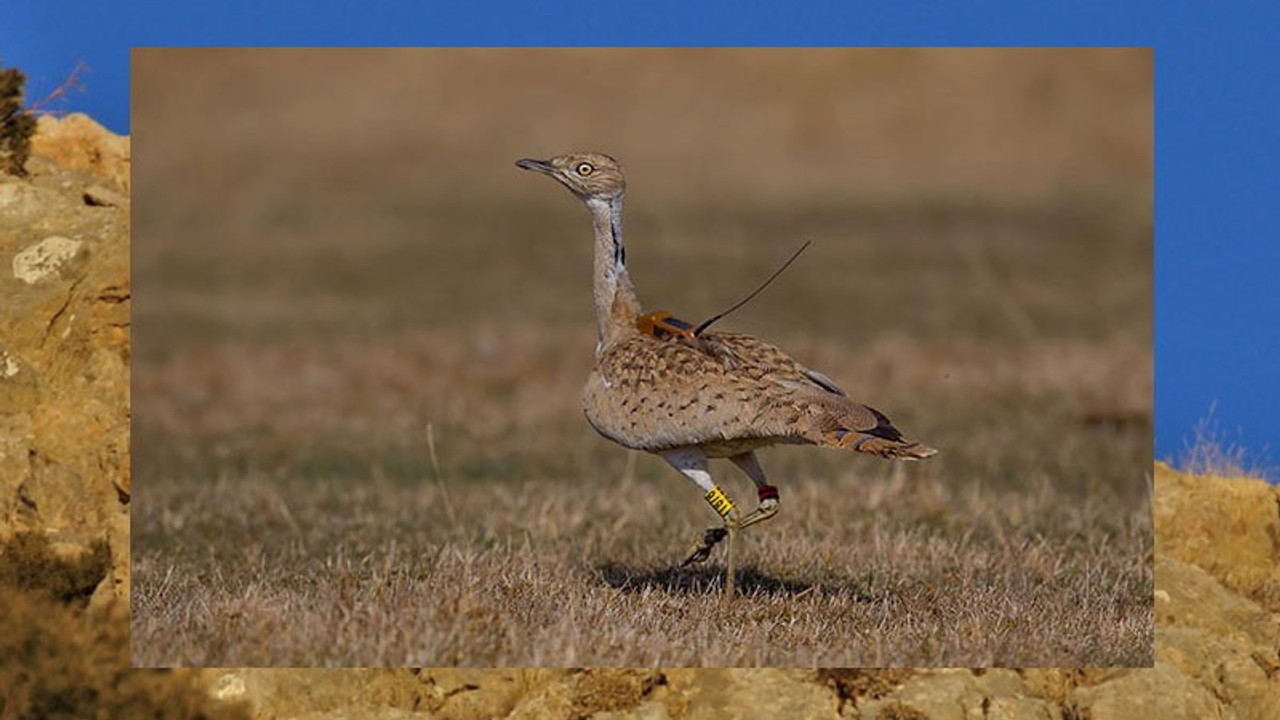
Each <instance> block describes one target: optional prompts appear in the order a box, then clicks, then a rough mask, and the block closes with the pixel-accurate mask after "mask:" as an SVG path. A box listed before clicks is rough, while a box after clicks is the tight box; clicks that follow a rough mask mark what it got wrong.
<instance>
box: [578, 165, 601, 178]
mask: <svg viewBox="0 0 1280 720" xmlns="http://www.w3.org/2000/svg"><path fill="white" fill-rule="evenodd" d="M576 170H577V171H578V174H579V175H581V176H582V177H586V176H588V175H590V174H591V173H593V172H595V171H596V169H595V167H593V166H592V165H591V163H586V162H584V163H578V167H577V168H576Z"/></svg>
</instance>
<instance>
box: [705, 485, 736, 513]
mask: <svg viewBox="0 0 1280 720" xmlns="http://www.w3.org/2000/svg"><path fill="white" fill-rule="evenodd" d="M706 498H707V503H708V504H710V505H711V509H713V510H715V511H716V512H718V513H720V517H729V513H730V512H731V511H732V510H733V501H732V500H730V499H729V496H728V495H725V494H724V491H723V490H721V489H720V487H719V486H718V485H717V486H713V487H712V488H711V489H710V490H708V491H707V494H706Z"/></svg>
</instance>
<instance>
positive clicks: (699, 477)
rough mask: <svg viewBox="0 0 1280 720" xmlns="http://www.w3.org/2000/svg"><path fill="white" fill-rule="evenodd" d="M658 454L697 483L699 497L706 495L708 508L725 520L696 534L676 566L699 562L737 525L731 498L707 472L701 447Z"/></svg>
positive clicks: (734, 506) (735, 511) (738, 525)
mask: <svg viewBox="0 0 1280 720" xmlns="http://www.w3.org/2000/svg"><path fill="white" fill-rule="evenodd" d="M662 457H663V459H665V460H666V461H667V462H668V463H670V464H671V466H672V467H674V468H675V469H676V470H679V471H680V472H681V474H683V475H684V476H685V477H687V478H689V479H690V480H692V481H694V482H695V483H697V485H698V487H700V488H702V491H703V493H704V494H703V497H704V498H706V501H707V504H708V505H710V506H711V509H712V510H715V512H716V514H717V515H719V516H720V517H722V518H724V520H725V524H724V525H722V526H721V527H713V528H707V530H706V531H705V532H703V533H702V535H701V536H700V537H698V538H697V539H696V540H694V542H693V546H692V547H691V548H690V549H689V554H688V556H686V557H685V559H684V562H682V563H680V566H681V567H684V566H686V565H691V564H693V563H697V562H702V561H703V560H706V559H707V558H708V557H709V556H710V555H711V551H712V550H713V549H714V548H715V546H716V545H719V544H720V541H722V540H724V539H725V538H726V537H729V535H730V532H731V531H734V530H736V529H737V527H741V524H740V521H739V520H738V508H737V506H736V505H734V503H733V500H731V499H730V498H729V496H728V495H726V494H725V492H724V491H723V490H721V489H720V488H719V487H718V486H717V485H716V484H715V483H714V482H712V480H711V473H709V472H707V456H706V454H705V453H703V452H702V451H701V450H698V449H697V448H683V449H680V450H671V451H668V452H665V453H663V454H662ZM735 526H736V527H735Z"/></svg>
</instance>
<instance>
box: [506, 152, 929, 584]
mask: <svg viewBox="0 0 1280 720" xmlns="http://www.w3.org/2000/svg"><path fill="white" fill-rule="evenodd" d="M516 165H517V166H518V167H521V168H523V169H525V170H533V171H536V172H540V173H543V174H545V175H549V176H551V177H553V178H555V179H556V180H558V181H559V182H560V183H561V184H562V185H564V186H565V187H567V188H569V190H570V191H571V192H572V193H573V194H574V195H576V196H577V197H578V199H580V200H582V201H583V202H584V203H585V204H586V206H587V209H588V210H590V211H591V219H592V223H593V225H594V226H595V242H596V246H595V303H596V322H597V324H598V335H597V341H596V362H595V367H594V368H593V370H592V372H591V376H590V377H589V378H588V379H587V384H586V387H585V388H584V389H583V392H582V406H583V409H584V410H585V411H586V415H587V421H588V422H590V423H591V426H592V427H594V428H595V429H596V430H597V431H598V432H599V433H600V434H601V435H603V436H605V437H606V438H608V439H610V440H612V441H614V442H616V443H618V444H619V445H622V446H623V447H627V448H631V449H634V450H644V451H646V452H651V453H654V454H657V455H661V456H662V457H663V459H665V460H666V461H667V462H668V463H670V464H671V466H672V467H674V468H675V469H676V470H679V471H680V472H681V473H683V474H684V475H685V476H686V477H688V478H689V479H690V480H692V481H693V482H695V483H697V485H698V487H699V488H701V489H702V492H703V493H704V497H705V498H706V501H707V503H708V504H710V505H711V508H712V509H713V510H714V511H715V512H716V514H718V515H719V516H720V518H721V519H722V520H723V523H724V524H723V525H722V526H719V527H713V528H710V529H709V530H707V531H706V532H704V533H703V534H702V535H701V537H699V538H698V539H697V540H696V541H695V543H694V545H693V547H692V549H691V551H690V553H689V555H688V557H686V558H685V560H684V563H683V564H685V565H687V564H689V563H693V562H700V561H702V560H705V559H706V558H707V557H708V556H709V555H710V553H711V550H712V549H713V548H714V547H715V546H716V545H717V544H718V543H719V542H720V541H721V540H723V539H725V537H726V536H727V537H728V539H729V543H728V544H729V547H728V551H727V557H726V578H725V594H726V597H728V596H732V594H733V581H734V562H735V561H734V545H735V540H736V536H737V533H738V531H739V530H740V529H742V528H745V527H748V526H750V525H754V524H756V523H758V522H760V521H762V520H767V519H769V518H771V517H773V516H774V515H775V514H776V513H777V512H778V489H777V488H775V487H774V486H773V485H770V484H769V482H768V480H766V479H765V475H764V470H763V469H761V467H760V463H759V461H758V460H757V459H756V454H755V451H756V450H758V449H760V448H763V447H767V446H769V445H774V444H778V443H794V444H803V445H820V446H823V447H833V448H841V449H844V450H856V451H858V452H862V453H867V454H869V455H877V456H879V457H883V458H903V459H918V458H927V457H929V456H931V455H933V454H935V453H936V452H937V451H936V450H934V449H933V448H930V447H927V446H925V445H922V444H920V443H917V442H910V441H907V440H904V439H903V437H902V433H900V432H898V429H897V428H895V427H894V426H893V425H892V423H890V422H889V418H887V417H885V415H884V413H881V412H880V411H878V410H876V409H874V408H871V407H867V406H866V405H861V404H859V403H857V402H854V401H853V400H852V399H850V398H849V397H848V396H847V395H845V393H844V391H843V390H841V389H840V388H839V386H837V385H836V384H835V383H834V382H832V380H831V379H830V378H828V377H827V376H826V375H823V374H822V373H820V372H817V371H816V370H810V369H809V368H806V367H805V366H803V365H801V364H800V363H798V362H796V361H795V360H793V359H792V358H791V357H790V356H789V355H787V354H786V353H784V352H783V351H782V350H780V349H778V348H777V347H774V346H773V345H770V344H769V343H766V342H763V341H761V340H757V339H756V338H754V337H751V336H749V335H740V334H736V333H726V332H710V331H707V332H704V331H703V330H704V328H702V327H699V328H697V329H696V330H695V329H693V326H692V325H691V324H689V323H686V322H683V321H680V320H676V319H675V318H672V317H671V316H670V315H668V314H667V313H665V312H656V313H649V314H644V313H642V312H641V309H640V303H639V302H638V301H637V300H636V293H635V289H634V288H633V286H632V284H631V278H630V276H629V275H628V274H627V266H626V259H627V255H626V250H625V248H624V246H623V244H622V198H623V195H624V194H625V193H626V189H627V183H626V180H625V179H624V178H623V176H622V168H621V167H620V166H619V165H618V161H617V160H614V159H613V158H611V157H609V156H608V155H604V154H601V153H596V152H588V153H573V154H568V155H559V156H557V157H553V158H551V159H550V160H529V159H524V160H518V161H517V162H516ZM710 458H729V460H731V461H732V462H733V464H734V465H737V466H738V468H739V469H740V470H742V471H743V472H744V473H746V475H747V476H748V477H750V478H751V480H752V481H753V482H754V483H755V486H756V492H757V495H758V498H759V503H760V504H759V505H758V506H757V507H756V509H755V510H752V511H751V512H749V513H747V514H746V515H745V516H743V515H740V513H739V511H738V507H737V505H736V504H735V503H734V501H733V500H732V499H730V497H729V496H728V495H727V494H726V493H725V492H724V491H723V490H721V489H720V488H719V487H718V486H717V485H716V484H715V482H714V481H713V480H712V479H711V475H710V473H708V472H707V460H708V459H710Z"/></svg>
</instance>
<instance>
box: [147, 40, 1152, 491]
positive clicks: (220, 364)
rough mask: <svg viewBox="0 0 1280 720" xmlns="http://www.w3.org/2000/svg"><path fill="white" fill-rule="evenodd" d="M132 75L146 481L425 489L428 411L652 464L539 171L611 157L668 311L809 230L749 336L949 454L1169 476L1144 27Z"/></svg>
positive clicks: (220, 66) (1017, 466)
mask: <svg viewBox="0 0 1280 720" xmlns="http://www.w3.org/2000/svg"><path fill="white" fill-rule="evenodd" d="M133 87H134V96H133V113H134V121H135V128H134V129H135V155H134V182H135V183H136V185H135V193H136V208H135V216H134V244H133V272H134V283H135V286H136V294H137V303H136V306H135V310H134V322H135V330H136V333H135V356H134V375H133V388H134V409H133V410H134V430H135V442H134V465H135V473H136V475H137V480H138V482H140V483H143V484H144V485H145V484H146V483H147V482H148V481H150V480H154V479H158V478H175V477H183V478H195V479H199V478H206V479H207V478H235V477H247V476H250V475H254V474H257V473H268V474H269V475H272V476H285V477H289V478H292V479H295V480H320V481H324V480H334V479H346V480H349V479H353V478H371V477H380V478H391V479H392V480H393V481H409V482H416V481H418V480H420V479H421V478H423V477H426V476H427V473H428V472H429V460H430V459H429V457H428V452H427V447H426V443H425V442H424V439H425V436H426V431H427V427H428V425H430V426H431V427H432V432H433V434H434V440H435V443H436V445H437V446H438V450H439V456H438V461H439V462H440V464H441V465H442V466H443V467H444V472H445V473H446V474H448V475H452V476H462V477H467V478H476V479H498V480H502V479H511V478H522V479H528V478H530V477H557V478H564V477H583V476H593V475H601V474H605V475H608V474H609V473H616V472H622V471H623V469H624V463H625V462H627V461H626V453H624V452H623V451H621V450H619V449H617V448H615V447H613V446H611V445H609V444H608V443H606V442H604V441H603V440H600V439H598V438H597V437H596V436H595V435H594V434H593V432H592V431H591V430H590V428H589V427H587V425H586V423H585V422H584V421H583V420H582V417H581V413H580V411H579V409H578V407H577V394H578V388H579V387H580V385H581V382H582V381H583V379H584V378H585V376H586V374H587V372H588V370H589V367H590V363H591V361H592V349H593V346H594V340H595V338H594V323H593V310H592V306H591V300H590V297H591V296H590V282H591V281H590V268H591V261H590V253H591V230H590V223H589V220H588V217H587V215H586V213H585V211H584V210H583V208H582V207H580V204H579V203H578V201H577V200H575V199H574V198H572V197H571V196H570V195H569V194H567V193H566V192H564V191H563V189H562V188H560V187H558V186H557V185H556V184H554V183H551V182H549V181H547V180H546V179H545V178H541V177H538V176H536V175H533V174H530V173H527V172H522V171H520V170H518V169H517V168H515V167H514V165H513V161H514V160H515V159H517V158H520V157H547V156H550V155H553V154H557V153H560V152H564V151H567V150H573V149H596V150H601V151H604V152H608V153H610V154H612V155H614V156H615V157H617V158H619V159H620V160H621V161H622V163H623V165H624V168H625V169H626V171H627V177H628V182H629V194H628V199H627V238H628V245H629V248H628V250H629V253H628V261H629V263H630V266H631V270H632V276H633V279H634V280H635V282H636V284H637V288H638V292H639V296H640V299H641V302H642V303H643V304H645V305H646V306H647V307H650V308H667V309H669V310H672V311H674V312H676V313H677V314H679V315H681V316H683V317H686V318H689V319H692V320H698V319H701V318H703V317H707V316H709V315H711V314H713V313H715V312H716V311H718V310H720V309H723V308H724V307H727V306H728V305H729V304H731V303H732V302H734V301H735V300H737V299H738V298H740V297H741V296H742V295H743V294H745V293H746V292H748V291H749V290H750V289H751V288H753V287H754V286H755V285H756V284H757V283H758V282H759V281H760V280H762V279H763V278H764V277H765V276H767V275H768V273H769V272H770V271H771V270H772V269H773V268H775V267H776V266H777V264H778V263H779V262H781V261H782V260H783V259H784V258H785V257H786V256H787V255H788V254H789V253H790V252H791V251H792V250H793V249H794V248H795V247H796V246H797V245H798V244H799V243H800V242H801V241H802V240H813V241H814V245H813V247H812V248H811V249H810V250H809V251H808V252H807V253H806V254H805V255H804V256H803V257H802V258H801V260H800V261H799V262H798V263H797V264H796V265H795V266H793V267H792V269H790V270H789V271H788V272H787V273H786V274H784V275H783V276H782V277H781V278H780V279H779V280H778V281H777V282H776V283H775V284H774V285H773V286H772V287H770V288H769V290H768V291H767V292H766V293H765V294H764V295H762V296H760V297H759V298H757V299H756V300H755V301H754V302H753V303H752V304H750V305H749V306H747V307H746V308H744V309H743V310H741V311H739V312H738V313H736V314H735V315H733V316H731V317H730V318H729V319H727V320H725V321H722V322H721V327H722V328H723V329H726V330H737V331H744V332H750V333H755V334H759V335H762V336H764V337H766V338H769V339H771V340H773V341H775V342H777V343H778V344H780V345H781V346H782V347H784V348H786V349H788V350H789V351H790V352H792V353H793V354H794V355H796V356H797V357H798V358H799V359H800V360H801V361H803V362H806V363H808V364H810V365H813V366H815V367H817V368H820V369H821V370H823V371H824V372H826V373H827V374H829V375H831V376H832V377H834V378H836V379H837V381H839V382H841V383H842V384H843V385H845V386H846V388H847V389H849V391H850V392H851V393H853V394H855V395H856V396H857V397H859V398H861V399H863V400H865V401H866V402H868V403H870V404H873V405H875V406H877V407H880V408H881V409H883V410H884V411H885V412H887V413H889V415H890V416H891V417H893V418H894V420H895V422H896V423H897V424H898V425H899V426H900V427H902V428H903V429H904V430H905V431H906V432H907V433H908V434H909V435H911V436H912V437H917V438H920V439H922V440H924V441H927V442H929V443H931V444H934V445H937V446H939V447H941V448H943V449H944V453H943V455H942V456H941V458H942V459H941V460H940V461H939V462H936V463H930V464H929V467H930V468H931V469H930V470H928V471H927V472H931V473H937V474H941V475H942V476H946V477H954V478H955V481H956V482H958V483H965V482H984V483H996V484H1003V485H1007V486H1012V487H1017V486H1018V485H1019V484H1020V483H1025V482H1030V481H1031V479H1032V478H1051V479H1052V480H1053V482H1055V483H1060V484H1061V485H1062V487H1063V488H1064V489H1073V490H1074V491H1077V492H1083V491H1084V490H1086V489H1087V488H1090V487H1098V486H1107V487H1111V488H1112V489H1113V491H1119V492H1121V493H1122V494H1123V495H1125V496H1126V497H1128V498H1130V499H1132V500H1134V501H1135V502H1136V501H1137V499H1138V498H1139V497H1141V496H1142V493H1143V492H1145V489H1144V488H1145V486H1144V484H1143V483H1142V482H1141V478H1143V477H1144V476H1145V475H1147V474H1149V473H1150V460H1151V447H1152V444H1151V398H1152V382H1153V381H1152V350H1151V348H1152V224H1151V212H1152V196H1151V192H1152V176H1151V173H1152V135H1151V132H1152V57H1151V53H1150V51H1148V50H1141V49H1138V50H1130V49H1100V50H1095V49H1080V50H1075V49H1069V50H1042V49H1028V50H1016V49H1015V50H1007V49H1005V50H971V49H943V50H909V49H908V50H897V49H888V50H880V49H875V50H838V49H832V50H806V49H776V50H775V49H763V50H761V49H748V50H703V49H688V50H648V49H600V50H588V49H573V50H472V49H443V50H439V49H432V50H407V49H406V50H395V49H391V50H387V49H383V50H185V49H175V50H163V49H154V50H139V51H136V53H135V55H134V85H133ZM775 454H776V455H778V456H779V457H780V458H781V459H779V460H773V461H772V463H773V464H774V465H775V466H777V465H781V466H782V467H783V468H784V469H785V470H786V471H789V472H797V473H802V474H823V473H831V472H836V471H844V468H848V467H849V465H848V459H847V458H843V457H840V456H839V455H838V454H833V453H816V452H809V453H804V452H799V453H796V452H793V451H792V450H790V449H786V450H780V451H778V452H777V453H775ZM633 463H634V461H633ZM852 467H854V468H855V469H856V471H858V472H881V471H882V470H881V468H880V467H879V466H878V465H875V464H871V465H866V466H863V465H858V464H856V463H855V464H854V465H853V466H852ZM636 468H638V471H639V472H640V473H642V475H644V476H650V475H652V476H655V477H656V476H658V474H659V473H666V472H667V470H666V469H665V468H664V467H662V466H661V464H660V463H659V462H658V461H654V460H650V459H647V458H645V459H642V460H640V461H639V462H638V464H632V465H626V471H627V472H632V471H633V470H635V469H636ZM668 479H669V480H672V481H673V482H674V481H675V480H679V478H678V477H675V476H673V477H672V478H668ZM664 487H665V485H664ZM1117 489H1119V490H1117ZM152 497H155V496H152V495H149V494H148V493H146V492H143V493H139V499H140V500H141V501H142V502H140V503H139V510H141V511H143V512H144V513H145V511H146V502H147V500H148V499H149V498H152Z"/></svg>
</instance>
